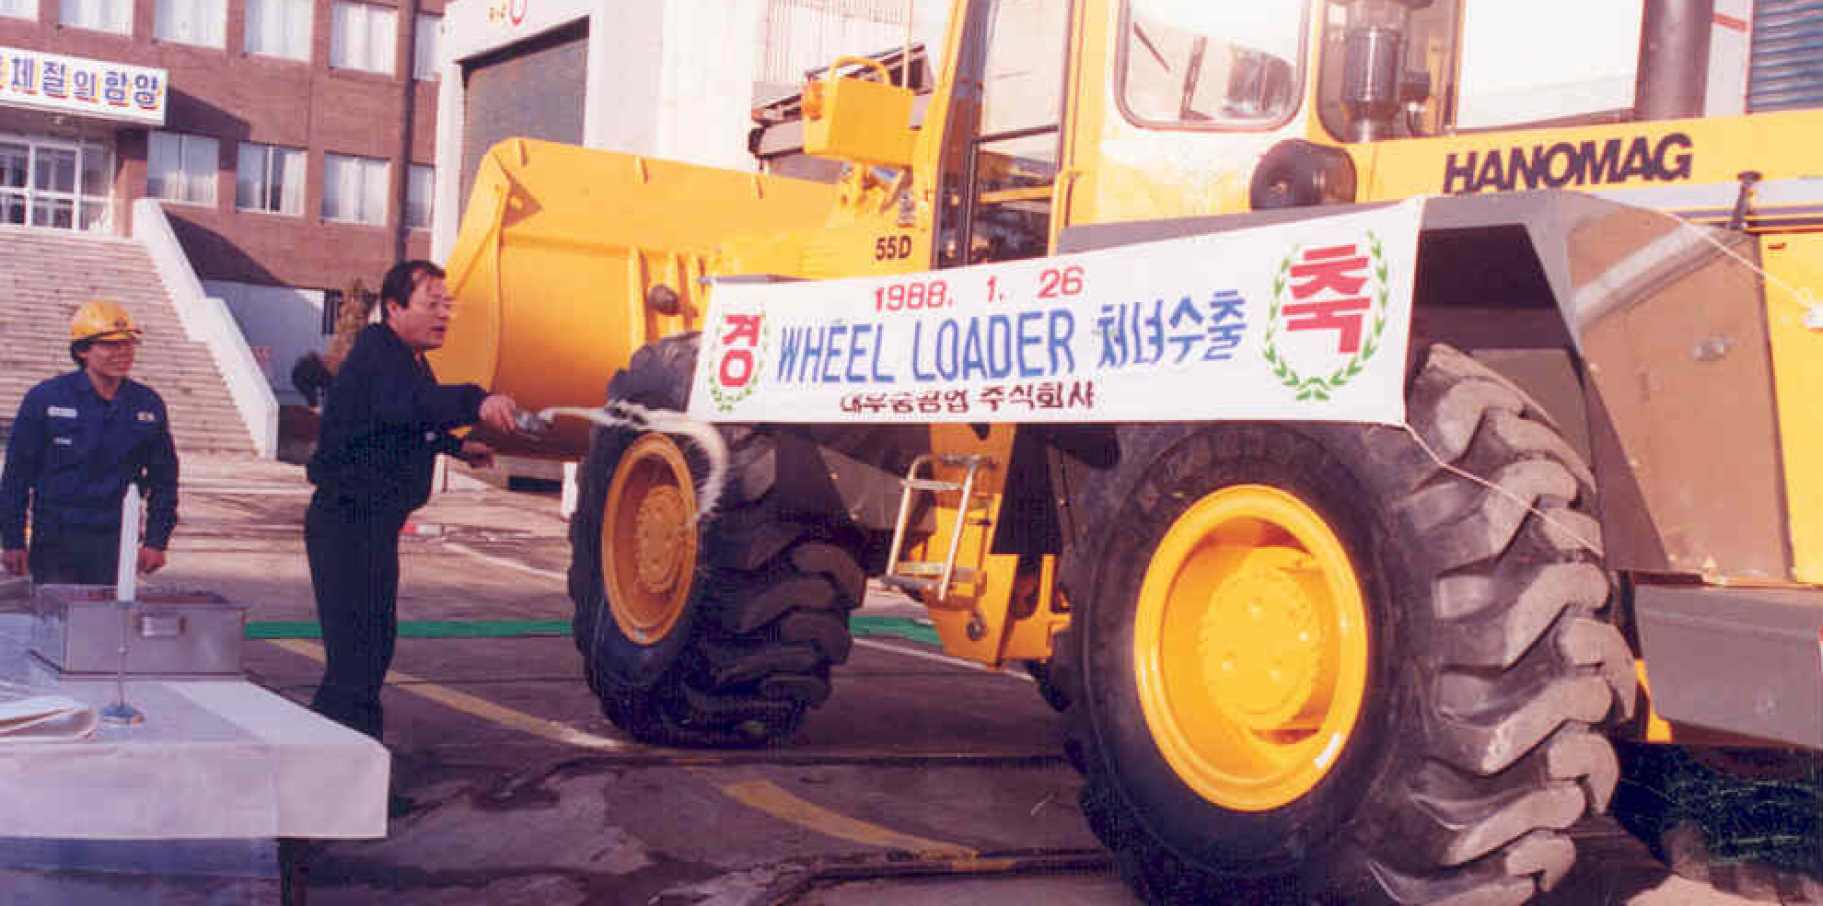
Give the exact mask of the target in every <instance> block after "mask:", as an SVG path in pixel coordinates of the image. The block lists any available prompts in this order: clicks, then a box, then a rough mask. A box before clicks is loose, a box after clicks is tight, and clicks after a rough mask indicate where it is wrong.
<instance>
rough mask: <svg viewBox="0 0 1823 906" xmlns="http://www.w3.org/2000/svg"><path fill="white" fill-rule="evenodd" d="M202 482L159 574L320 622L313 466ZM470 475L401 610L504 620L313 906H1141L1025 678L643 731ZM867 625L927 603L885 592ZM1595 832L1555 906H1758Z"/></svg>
mask: <svg viewBox="0 0 1823 906" xmlns="http://www.w3.org/2000/svg"><path fill="white" fill-rule="evenodd" d="M184 468H185V478H184V491H183V522H182V524H181V525H180V527H179V529H178V533H177V535H176V539H175V542H174V544H173V546H172V549H171V552H170V553H171V557H170V567H169V569H168V571H167V572H165V573H163V574H161V575H160V576H159V577H158V578H159V581H160V583H161V584H174V585H187V586H197V587H203V588H207V589H210V590H213V591H216V592H218V593H221V594H224V595H226V596H228V597H230V598H234V599H236V600H241V601H246V602H249V603H250V604H251V605H252V615H251V619H252V621H254V622H255V623H256V624H261V625H263V626H266V627H268V628H271V629H276V630H277V631H279V634H285V633H284V632H283V629H284V627H283V624H285V623H288V622H293V621H307V620H311V619H313V617H314V613H313V604H312V601H311V596H310V591H309V580H308V573H307V570H306V567H305V563H304V556H303V550H302V541H301V537H300V523H301V517H302V513H303V510H304V507H305V504H306V502H307V499H308V496H307V490H308V489H307V485H305V484H304V482H303V480H302V476H301V470H299V469H298V468H297V467H295V466H289V465H285V464H281V463H265V462H246V461H229V460H207V459H194V458H193V459H190V460H186V462H185V465H184ZM459 485H460V486H461V487H463V488H464V489H460V490H455V491H451V492H449V493H445V494H443V495H440V496H439V497H437V498H436V499H435V501H434V502H433V503H432V504H431V505H430V506H428V507H426V508H425V509H424V510H422V511H421V512H420V513H419V514H418V517H417V518H416V519H415V521H414V526H415V531H414V532H413V533H412V534H410V535H408V536H407V538H406V539H405V541H404V543H403V548H404V553H403V581H402V592H401V596H400V616H401V619H403V620H405V621H409V622H417V621H423V622H431V621H441V622H446V623H447V622H461V623H488V624H494V625H495V626H496V629H497V631H496V633H495V637H490V638H475V639H466V638H405V639H402V640H401V642H400V645H399V649H398V657H397V660H396V662H395V665H394V666H395V671H396V672H395V676H394V677H393V682H392V684H391V685H390V686H389V687H388V689H387V692H386V696H385V703H386V707H387V709H388V739H387V742H388V744H389V745H390V746H391V747H392V748H393V749H394V750H395V752H396V753H397V766H398V767H397V770H398V775H399V779H400V782H401V784H402V785H403V786H404V788H405V789H406V790H407V791H409V792H410V794H411V795H412V796H413V797H414V798H415V799H416V800H417V807H416V808H415V809H414V810H413V811H412V812H411V813H410V814H408V815H406V816H404V817H402V818H400V819H398V820H396V821H395V822H394V823H393V825H392V827H391V833H390V836H389V837H388V838H387V839H385V840H379V841H354V842H339V843H332V844H327V845H325V846H323V847H321V848H320V849H319V850H318V851H317V852H316V853H315V856H314V858H313V859H312V861H311V867H310V873H309V876H308V883H307V889H306V892H307V895H308V902H310V903H313V904H331V906H338V904H351V906H352V904H370V903H379V902H384V903H399V904H420V903H421V904H432V903H436V904H447V903H537V904H568V903H585V902H587V903H607V904H621V903H625V904H635V903H637V904H674V906H684V904H715V906H745V904H772V903H788V902H789V903H800V904H824V906H833V904H844V906H852V904H862V903H866V904H886V906H895V904H922V903H936V902H941V903H946V904H952V903H953V904H990V903H993V904H999V903H1030V902H1045V903H1049V904H1054V906H1070V904H1106V906H1113V904H1131V903H1132V902H1133V900H1132V898H1131V897H1130V896H1129V895H1128V894H1127V892H1126V891H1125V889H1124V888H1123V887H1122V886H1121V885H1120V884H1119V883H1118V882H1117V881H1116V880H1114V879H1113V878H1112V877H1111V876H1110V875H1109V873H1108V871H1107V869H1106V863H1105V859H1104V857H1103V856H1102V854H1101V851H1100V850H1099V848H1098V847H1097V844H1096V841H1095V840H1094V839H1093V837H1092V836H1091V835H1090V834H1089V833H1088V831H1087V829H1086V828H1085V826H1084V824H1083V820H1082V816H1081V814H1080V813H1079V812H1078V810H1077V807H1076V792H1077V789H1078V780H1077V778H1076V775H1075V773H1074V771H1072V770H1071V769H1070V767H1069V766H1068V765H1067V764H1065V763H1064V762H1063V761H1062V760H1061V759H1060V758H1059V757H1058V748H1057V745H1056V739H1057V736H1058V732H1059V726H1058V719H1057V717H1056V715H1055V714H1054V713H1053V712H1052V711H1051V710H1050V709H1049V708H1048V707H1047V706H1045V705H1044V703H1043V702H1042V701H1041V700H1040V698H1039V696H1038V695H1037V693H1036V690H1035V689H1034V688H1033V687H1032V685H1031V683H1030V682H1029V681H1028V680H1026V679H1024V678H1023V677H1020V676H1014V675H1010V674H1003V673H998V672H988V671H983V670H980V669H976V668H972V667H970V666H968V665H964V664H960V663H959V662H954V661H950V660H949V659H947V658H944V657H943V656H942V655H941V654H940V652H938V651H936V650H935V649H934V648H932V647H930V646H928V645H924V644H921V643H918V642H915V641H912V640H910V639H907V638H904V637H901V636H898V635H872V636H866V637H863V638H861V639H859V640H858V642H857V647H856V649H855V651H854V654H853V656H852V658H851V660H850V662H849V663H848V664H846V665H844V666H842V667H841V668H839V669H838V670H837V672H836V679H835V694H834V696H833V698H832V699H831V701H830V702H829V704H828V705H827V706H825V707H824V708H823V709H821V710H819V711H817V712H815V713H814V714H813V716H812V717H811V719H810V720H809V721H808V723H807V724H806V726H805V728H804V730H803V731H802V732H801V733H800V735H799V736H798V737H797V738H795V739H794V740H793V742H792V744H791V745H790V746H788V747H786V748H781V749H776V750H768V751H763V752H752V753H727V754H716V753H703V752H682V751H669V750H661V749H649V748H645V747H641V746H637V745H634V744H631V743H629V742H627V741H626V740H624V739H623V738H622V737H620V736H619V735H618V734H617V733H616V732H615V731H614V730H613V728H612V727H611V726H610V725H608V724H607V723H606V722H605V721H603V720H602V719H601V718H600V716H599V711H598V709H597V705H596V703H595V701H594V699H593V698H592V696H591V695H590V693H589V692H588V690H587V688H586V686H585V685H584V684H583V681H582V679H581V665H580V662H579V660H578V657H577V655H576V652H575V649H574V647H573V646H572V645H571V643H570V640H569V639H568V638H567V637H563V636H560V635H549V634H537V632H538V631H539V627H538V626H537V624H538V623H541V622H547V623H548V622H565V621H567V620H568V619H569V617H570V604H569V601H568V599H567V598H566V597H565V593H564V583H563V578H562V576H563V571H564V568H565V565H566V562H567V559H568V553H567V542H565V540H564V532H565V523H564V522H563V520H562V519H560V518H559V517H558V515H557V512H556V510H557V504H556V498H555V496H554V495H535V494H523V493H513V492H507V491H502V490H498V489H495V488H492V487H490V486H487V485H484V484H480V483H477V482H459ZM864 613H865V614H867V615H870V616H912V615H915V610H914V609H911V608H909V607H908V605H907V604H906V603H905V602H904V601H903V599H894V598H892V597H889V596H886V595H884V594H882V595H879V596H877V597H870V600H869V602H868V607H867V608H866V609H865V610H864ZM528 624H529V625H528ZM320 662H321V648H320V647H319V646H318V645H317V644H316V643H315V642H314V641H312V640H309V639H306V638H277V639H272V640H268V641H259V642H254V643H251V644H250V645H249V648H248V651H247V654H246V666H247V669H248V671H249V673H250V674H251V676H252V678H253V679H254V680H255V681H257V682H259V683H262V684H264V685H266V686H268V687H270V688H273V689H275V690H277V691H279V692H280V693H282V694H284V695H286V696H288V697H290V698H292V699H294V700H297V701H300V702H302V701H305V700H307V699H308V697H309V695H310V693H311V691H312V689H313V688H314V686H315V683H316V681H317V678H318V677H319V676H320V673H321V663H320ZM1577 836H1578V837H1579V838H1580V844H1581V850H1582V852H1583V854H1584V855H1583V858H1582V859H1581V860H1580V861H1579V863H1578V866H1577V868H1576V870H1575V871H1574V872H1573V873H1572V875H1571V876H1570V877H1569V878H1567V879H1566V880H1565V882H1564V884H1563V885H1562V887H1560V888H1559V890H1558V891H1557V892H1556V893H1554V894H1553V895H1551V896H1550V897H1549V898H1548V899H1547V900H1546V902H1548V903H1551V904H1555V906H1580V904H1610V903H1612V904H1619V903H1627V904H1640V906H1670V904H1702V906H1720V904H1728V903H1745V902H1750V901H1749V900H1746V899H1742V898H1738V897H1734V896H1730V895H1728V894H1723V893H1719V892H1717V891H1715V890H1714V889H1712V888H1710V887H1707V886H1704V885H1700V884H1696V883H1693V882H1691V881H1688V880H1684V879H1682V878H1678V877H1675V876H1672V875H1670V874H1669V873H1668V872H1667V871H1666V869H1665V868H1664V867H1663V866H1662V865H1661V864H1660V863H1658V862H1657V861H1655V860H1654V859H1653V858H1652V856H1651V854H1650V853H1649V852H1648V851H1647V850H1646V849H1645V848H1644V847H1643V846H1641V845H1640V844H1638V843H1637V842H1636V841H1634V840H1633V839H1632V838H1631V837H1628V836H1626V835H1625V834H1624V833H1622V832H1621V831H1620V830H1619V828H1618V826H1617V825H1615V824H1613V823H1612V822H1610V821H1606V820H1603V821H1600V822H1593V823H1590V824H1588V825H1586V826H1584V827H1581V828H1578V830H1577ZM1737 886H1738V885H1737ZM1769 893H1770V894H1771V896H1772V899H1774V900H1776V899H1777V896H1776V892H1769V891H1765V890H1763V891H1761V894H1762V896H1761V899H1764V898H1765V897H1766V895H1768V894H1769ZM0 899H4V897H0Z"/></svg>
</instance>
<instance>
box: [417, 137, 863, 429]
mask: <svg viewBox="0 0 1823 906" xmlns="http://www.w3.org/2000/svg"><path fill="white" fill-rule="evenodd" d="M835 194H836V193H835V189H834V187H832V186H828V185H824V184H821V183H814V182H808V181H804V180H796V179H787V178H784V177H777V176H763V175H759V174H753V173H739V172H734V171H730V170H718V169H714V168H709V167H700V166H693V165H690V164H682V163H676V162H672V161H662V160H652V159H648V158H642V157H635V156H632V155H626V154H616V153H612V152H607V151H596V150H590V149H586V148H578V147H575V146H571V145H561V144H555V143H550V142H540V141H533V140H529V139H509V140H507V141H505V142H502V143H500V144H499V145H496V146H495V147H494V148H493V149H492V150H490V151H489V152H488V153H487V155H486V156H485V157H484V158H483V159H482V162H481V166H480V168H479V170H478V172H477V174H476V177H475V184H474V189H473V191H472V192H471V194H470V197H469V203H468V207H467V208H466V209H465V212H464V217H463V222H462V229H461V232H460V233H458V235H457V238H456V244H455V248H454V249H453V250H452V251H451V253H450V257H449V261H448V264H447V266H446V269H447V271H448V274H449V278H448V279H449V287H450V293H451V295H452V296H454V297H455V299H456V310H455V314H454V316H453V317H452V319H451V323H450V333H449V336H450V341H449V343H448V344H447V345H446V346H444V347H443V348H442V349H440V350H438V351H437V352H435V353H433V354H432V355H431V363H432V365H433V367H435V368H436V370H437V376H438V378H439V379H440V380H443V381H447V382H469V381H472V382H474V383H478V384H480V385H482V386H484V387H487V388H489V389H490V390H493V391H495V392H498V393H506V394H508V395H510V396H512V397H513V398H514V399H515V400H516V401H517V402H518V403H519V405H520V407H521V408H524V409H529V410H532V411H537V410H538V409H541V408H544V407H546V406H573V405H576V404H577V403H578V402H579V401H591V400H600V399H602V388H603V387H605V386H606V383H607V380H608V378H610V377H611V376H613V374H614V372H615V370H616V369H618V368H620V367H621V366H622V365H624V364H625V363H626V362H627V360H628V359H629V358H630V357H631V356H632V354H633V351H634V350H636V349H638V348H639V347H640V346H642V345H644V344H645V343H647V342H649V341H652V340H656V339H659V338H661V337H664V336H668V335H671V334H675V333H680V332H682V331H685V330H690V329H693V328H694V327H695V326H696V325H697V323H698V321H699V320H700V319H701V317H702V314H703V311H704V310H705V308H706V306H707V293H708V286H707V284H706V283H705V282H704V280H703V278H704V277H705V276H707V275H709V274H710V273H713V272H715V271H716V267H715V265H714V258H715V256H716V254H717V252H718V248H719V244H720V242H721V241H722V240H723V239H725V238H727V237H729V236H731V235H733V234H735V233H740V232H766V231H773V230H788V229H798V228H806V227H812V226H816V225H820V224H822V223H823V222H825V221H826V220H827V219H828V218H829V216H830V212H831V211H832V209H834V207H835ZM502 443H503V452H508V453H513V454H517V455H532V456H546V457H553V458H575V457H577V456H580V455H581V454H582V452H583V451H584V450H586V449H587V447H588V435H587V430H586V428H585V427H584V426H582V425H581V423H578V422H575V421H573V420H567V423H560V424H559V425H558V426H557V430H556V431H555V432H554V433H553V434H552V435H551V436H550V437H548V438H546V439H544V440H541V441H539V442H537V443H536V444H533V443H530V442H527V441H523V440H513V441H507V440H503V441H502Z"/></svg>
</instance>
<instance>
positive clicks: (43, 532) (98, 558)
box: [26, 520, 120, 585]
mask: <svg viewBox="0 0 1823 906" xmlns="http://www.w3.org/2000/svg"><path fill="white" fill-rule="evenodd" d="M119 557H120V527H119V526H107V527H102V528H89V527H86V526H75V525H60V524H57V523H53V522H50V521H48V520H47V521H45V522H44V523H42V524H40V523H34V524H33V525H32V544H31V549H30V551H29V552H28V553H27V554H26V566H27V567H28V568H29V569H30V570H31V573H32V581H33V582H36V583H38V584H39V585H113V584H114V581H115V580H116V579H117V578H119V576H120V572H119V570H120V560H119Z"/></svg>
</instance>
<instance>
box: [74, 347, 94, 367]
mask: <svg viewBox="0 0 1823 906" xmlns="http://www.w3.org/2000/svg"><path fill="white" fill-rule="evenodd" d="M93 345H95V341H94V340H72V341H70V361H72V362H75V363H76V367H78V368H83V367H87V364H88V363H86V362H84V361H83V360H82V354H83V353H85V352H88V351H89V347H91V346H93Z"/></svg>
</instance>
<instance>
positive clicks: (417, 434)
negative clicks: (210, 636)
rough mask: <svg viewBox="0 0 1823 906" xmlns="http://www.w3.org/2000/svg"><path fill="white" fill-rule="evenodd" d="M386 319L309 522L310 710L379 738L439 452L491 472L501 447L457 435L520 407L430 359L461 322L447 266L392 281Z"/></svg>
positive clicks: (497, 422)
mask: <svg viewBox="0 0 1823 906" xmlns="http://www.w3.org/2000/svg"><path fill="white" fill-rule="evenodd" d="M380 306H381V311H382V321H381V323H379V324H373V325H369V326H368V327H366V328H364V329H363V330H362V331H361V333H360V334H359V335H358V336H357V337H356V338H355V342H354V347H353V348H352V349H350V350H349V352H348V357H347V358H346V359H345V360H343V362H342V365H341V368H340V369H338V370H337V371H336V375H335V379H334V380H333V382H332V383H331V384H330V388H329V395H328V397H327V398H326V400H325V401H324V403H323V421H322V428H321V430H320V432H319V434H318V438H317V449H316V453H315V455H313V456H312V457H311V458H310V465H309V470H308V471H309V476H310V480H311V482H312V483H314V484H315V485H316V486H317V490H316V494H315V495H314V496H313V497H312V498H311V500H310V509H309V511H308V512H307V513H306V514H305V517H304V542H305V548H306V550H307V551H308V553H309V556H310V584H311V586H312V588H313V589H314V590H315V592H316V604H317V616H318V619H319V620H320V622H321V623H322V626H323V648H324V651H325V654H326V658H325V660H326V664H325V666H324V670H323V682H322V684H321V685H320V686H318V687H317V691H316V696H315V697H314V698H313V699H312V700H311V703H310V707H311V708H312V709H313V710H315V711H316V712H318V713H320V714H322V715H323V716H325V717H328V718H330V719H332V720H335V721H337V722H339V723H341V724H344V725H346V726H348V727H351V728H353V729H355V730H358V731H360V732H362V733H365V734H367V735H368V736H371V737H373V738H374V739H379V738H380V736H381V729H382V727H383V715H382V713H381V710H380V687H381V685H382V684H383V683H384V682H385V679H386V670H387V668H388V667H389V666H390V665H391V663H392V655H393V644H394V641H395V640H396V638H397V636H398V628H399V627H398V615H397V606H398V594H399V531H400V530H401V529H402V528H403V527H404V525H405V518H406V517H407V516H408V515H410V513H411V511H413V510H415V509H417V508H418V507H420V506H423V505H424V503H425V501H427V500H429V499H430V482H431V471H432V468H433V467H434V466H435V464H436V459H437V455H438V454H440V453H442V454H448V455H451V456H455V457H457V458H459V459H461V460H463V461H464V462H467V463H469V464H470V465H475V466H479V467H486V466H487V465H488V464H490V463H491V462H492V461H493V450H491V449H490V448H489V447H488V446H487V445H486V444H482V443H479V442H477V441H471V440H462V439H459V438H457V437H454V436H452V435H451V434H450V433H449V432H450V430H451V429H453V428H458V427H461V426H464V425H472V424H475V423H476V422H482V423H485V424H486V425H488V426H489V427H491V428H494V429H496V430H498V431H500V432H501V433H504V434H511V433H512V432H513V430H514V428H513V419H514V416H515V415H517V413H518V411H519V410H518V407H517V406H515V405H514V404H513V401H512V399H511V398H509V397H507V396H504V395H501V394H489V393H488V392H487V391H486V390H485V389H483V388H481V387H479V386H477V385H474V384H439V383H437V378H436V375H434V374H432V373H431V370H430V364H429V363H428V362H426V361H425V360H424V353H425V352H427V351H429V350H432V349H436V348H438V347H439V346H442V345H443V338H444V333H445V331H446V330H447V328H448V324H449V316H450V297H449V290H448V289H447V288H446V287H445V286H444V283H443V271H442V269H440V268H438V267H437V266H436V265H434V264H432V263H430V262H428V261H407V262H404V263H402V264H399V265H397V266H395V267H393V269H392V270H391V271H389V272H388V273H387V275H386V279H385V280H384V281H383V282H382V283H381V285H380Z"/></svg>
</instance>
